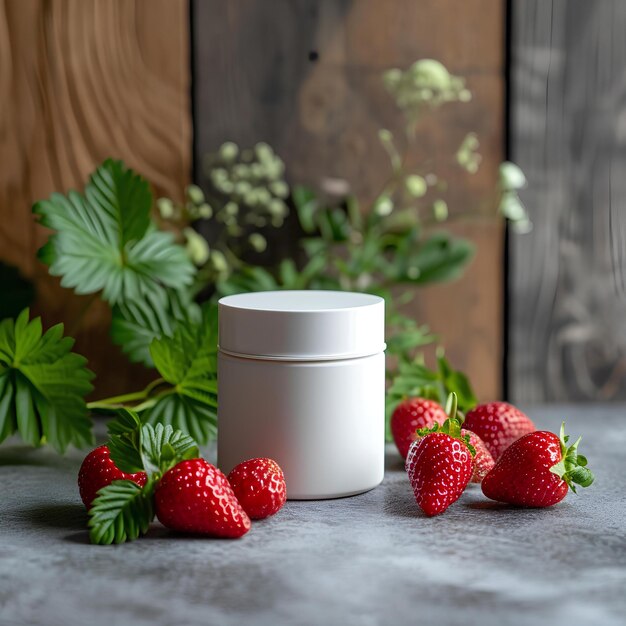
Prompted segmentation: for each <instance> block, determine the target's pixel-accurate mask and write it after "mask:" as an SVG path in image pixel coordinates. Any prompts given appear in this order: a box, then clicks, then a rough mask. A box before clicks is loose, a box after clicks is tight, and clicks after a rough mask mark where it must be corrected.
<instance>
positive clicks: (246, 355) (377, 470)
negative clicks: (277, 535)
mask: <svg viewBox="0 0 626 626" xmlns="http://www.w3.org/2000/svg"><path fill="white" fill-rule="evenodd" d="M384 328H385V305H384V300H383V299H382V298H379V297H378V296H372V295H368V294H360V293H348V292H339V291H269V292H259V293H247V294H239V295H234V296H227V297H225V298H222V299H221V300H220V301H219V352H218V381H219V407H218V428H219V430H218V464H219V466H220V468H221V469H222V471H224V472H226V473H228V472H229V471H230V470H231V469H232V468H233V467H234V466H235V465H237V464H238V463H241V462H242V461H245V460H247V459H250V458H254V457H269V458H272V459H275V460H276V461H277V462H278V464H279V465H280V466H281V467H282V469H283V471H284V473H285V480H286V482H287V495H288V497H289V498H290V499H298V500H300V499H321V498H337V497H341V496H348V495H354V494H357V493H362V492H364V491H368V490H369V489H372V488H374V487H375V486H376V485H378V484H380V482H381V481H382V479H383V474H384V441H385V418H384V415H385V407H384V403H385V355H384V350H385V343H384Z"/></svg>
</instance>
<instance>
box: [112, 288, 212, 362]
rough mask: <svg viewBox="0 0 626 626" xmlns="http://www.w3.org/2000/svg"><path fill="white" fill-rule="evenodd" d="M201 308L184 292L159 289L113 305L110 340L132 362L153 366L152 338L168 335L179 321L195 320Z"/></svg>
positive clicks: (197, 318)
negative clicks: (143, 296)
mask: <svg viewBox="0 0 626 626" xmlns="http://www.w3.org/2000/svg"><path fill="white" fill-rule="evenodd" d="M199 319H200V307H199V306H198V305H197V304H195V302H193V301H192V300H191V298H190V297H189V294H188V293H187V292H183V291H176V290H173V289H162V290H160V291H157V292H155V293H152V294H148V295H147V296H146V297H145V298H142V299H138V300H134V301H131V302H127V303H123V304H120V305H117V306H115V307H113V314H112V320H111V339H112V340H113V343H115V344H117V345H118V346H120V347H121V348H122V350H123V351H124V352H125V353H126V354H127V355H128V358H129V359H130V360H131V361H132V362H134V363H143V364H144V365H146V366H148V367H154V362H153V361H152V356H151V355H150V344H151V343H152V340H153V339H155V338H157V337H163V336H164V335H171V334H172V332H173V331H174V328H175V327H176V324H177V323H178V322H179V321H196V322H197V321H198V320H199Z"/></svg>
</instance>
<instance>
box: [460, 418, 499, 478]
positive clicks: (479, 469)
mask: <svg viewBox="0 0 626 626" xmlns="http://www.w3.org/2000/svg"><path fill="white" fill-rule="evenodd" d="M461 437H469V443H470V445H471V446H473V448H474V450H476V456H474V473H473V474H472V480H471V482H473V483H480V482H482V480H483V478H484V477H485V476H486V475H487V474H488V473H489V472H490V471H491V468H492V467H493V466H494V465H495V464H496V462H495V461H494V460H493V457H492V456H491V452H489V450H487V446H486V445H485V442H484V441H483V440H482V439H481V438H480V437H479V436H478V435H477V434H476V433H473V432H472V431H471V430H466V429H465V428H462V429H461Z"/></svg>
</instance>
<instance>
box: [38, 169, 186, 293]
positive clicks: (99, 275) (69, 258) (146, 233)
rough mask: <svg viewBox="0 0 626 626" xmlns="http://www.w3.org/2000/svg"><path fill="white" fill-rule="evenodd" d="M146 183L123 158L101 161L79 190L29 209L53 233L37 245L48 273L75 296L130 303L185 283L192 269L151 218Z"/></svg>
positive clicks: (181, 252)
mask: <svg viewBox="0 0 626 626" xmlns="http://www.w3.org/2000/svg"><path fill="white" fill-rule="evenodd" d="M151 205H152V193H151V192H150V187H149V186H148V183H147V182H146V181H145V180H144V179H143V178H141V177H140V176H138V175H137V174H135V173H134V172H133V171H132V170H130V169H127V168H126V167H125V166H124V164H123V163H122V162H121V161H112V160H107V161H105V162H104V163H103V164H102V165H101V166H100V167H99V168H98V169H97V170H96V171H95V172H94V173H93V174H92V175H91V177H90V179H89V182H88V183H87V185H86V187H85V191H84V194H79V193H78V192H76V191H70V192H69V193H68V194H67V195H66V196H63V195H61V194H58V193H55V194H52V196H50V198H49V199H48V200H43V201H41V202H38V203H36V204H35V206H34V207H33V212H34V213H36V214H37V215H39V216H40V223H41V224H42V225H44V226H47V227H48V228H51V229H53V230H54V231H56V232H55V233H54V234H53V235H51V237H50V239H49V241H48V243H47V244H46V245H45V246H44V247H43V248H42V249H41V250H40V253H39V256H40V259H41V260H43V261H44V262H45V263H48V264H49V265H50V270H49V271H50V274H52V275H53V276H61V277H62V279H61V284H62V285H63V286H64V287H70V288H73V289H74V290H75V291H76V293H79V294H86V293H95V292H98V291H102V296H103V298H104V299H105V300H107V301H108V302H109V303H110V304H119V303H123V302H129V301H133V300H136V299H138V298H143V297H146V296H147V295H148V294H153V295H154V294H156V293H158V292H160V291H161V290H162V289H163V287H171V288H173V289H178V288H181V287H184V286H186V285H190V284H191V282H192V281H193V277H194V274H195V269H194V267H193V264H192V263H191V261H190V260H189V258H188V256H187V253H186V252H185V250H184V248H183V247H182V246H179V245H177V244H175V243H174V240H173V236H172V234H171V233H165V232H161V231H159V230H157V228H156V227H155V226H154V224H153V223H152V222H151V220H150V207H151Z"/></svg>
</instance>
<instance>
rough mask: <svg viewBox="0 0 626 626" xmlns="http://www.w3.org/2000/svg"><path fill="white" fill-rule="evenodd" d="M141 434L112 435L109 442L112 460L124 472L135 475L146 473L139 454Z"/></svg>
mask: <svg viewBox="0 0 626 626" xmlns="http://www.w3.org/2000/svg"><path fill="white" fill-rule="evenodd" d="M139 442H140V435H139V432H138V431H137V432H132V433H125V434H123V435H111V436H110V437H109V440H108V441H107V446H108V448H109V452H110V453H111V459H112V460H113V462H114V463H115V465H117V467H119V469H121V470H122V471H123V472H127V473H128V474H135V473H137V472H143V471H144V463H143V459H142V457H141V453H140V452H139Z"/></svg>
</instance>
